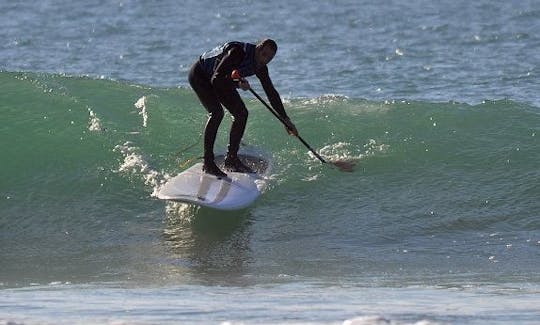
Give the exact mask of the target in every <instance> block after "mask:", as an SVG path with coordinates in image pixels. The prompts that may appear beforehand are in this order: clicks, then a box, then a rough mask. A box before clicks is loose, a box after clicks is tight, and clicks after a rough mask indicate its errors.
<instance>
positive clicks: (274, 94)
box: [257, 66, 289, 119]
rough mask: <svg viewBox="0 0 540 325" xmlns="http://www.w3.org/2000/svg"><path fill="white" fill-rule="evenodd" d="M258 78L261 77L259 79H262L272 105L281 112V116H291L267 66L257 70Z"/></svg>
mask: <svg viewBox="0 0 540 325" xmlns="http://www.w3.org/2000/svg"><path fill="white" fill-rule="evenodd" d="M257 78H259V80H260V81H261V85H262V87H263V89H264V92H265V93H266V96H267V97H268V100H269V101H270V105H272V107H273V108H274V109H275V110H276V111H277V112H278V113H279V115H280V116H282V117H283V118H285V119H288V118H289V117H288V116H287V113H286V112H285V108H284V107H283V102H282V101H281V97H280V96H279V93H278V91H277V90H276V88H274V84H272V80H271V79H270V75H269V74H268V68H267V67H266V66H265V67H263V68H260V69H259V71H257Z"/></svg>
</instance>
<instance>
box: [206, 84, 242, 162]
mask: <svg viewBox="0 0 540 325" xmlns="http://www.w3.org/2000/svg"><path fill="white" fill-rule="evenodd" d="M212 85H213V86H214V90H215V94H216V96H217V98H218V99H219V101H220V102H221V103H222V104H223V105H224V106H225V108H226V109H227V110H228V111H229V112H230V113H231V115H232V116H233V123H232V127H231V132H230V135H229V148H228V152H227V154H228V155H229V156H233V157H236V156H237V154H238V149H239V148H240V141H242V137H243V135H244V131H245V129H246V123H247V119H248V115H249V114H248V110H247V108H246V105H245V104H244V102H243V101H242V99H241V98H240V95H239V94H238V91H237V90H236V87H235V85H234V83H233V82H232V80H230V79H228V80H219V79H214V80H213V82H212Z"/></svg>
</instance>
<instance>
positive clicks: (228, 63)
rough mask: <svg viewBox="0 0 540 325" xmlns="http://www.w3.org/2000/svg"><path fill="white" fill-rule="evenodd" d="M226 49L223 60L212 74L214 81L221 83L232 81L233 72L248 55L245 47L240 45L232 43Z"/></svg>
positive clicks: (212, 80)
mask: <svg viewBox="0 0 540 325" xmlns="http://www.w3.org/2000/svg"><path fill="white" fill-rule="evenodd" d="M225 51H226V52H225V55H224V56H223V58H221V61H220V62H219V64H218V65H217V67H216V68H215V70H214V73H213V74H212V77H211V82H212V83H214V82H216V81H217V83H220V84H223V83H224V82H227V81H229V82H230V78H231V72H232V71H233V70H234V69H236V68H238V66H239V65H240V63H242V61H243V60H244V57H245V55H246V53H245V51H244V49H243V48H242V46H240V45H231V46H230V47H229V48H227V49H225Z"/></svg>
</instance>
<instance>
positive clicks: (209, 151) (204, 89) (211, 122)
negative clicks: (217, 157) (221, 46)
mask: <svg viewBox="0 0 540 325" xmlns="http://www.w3.org/2000/svg"><path fill="white" fill-rule="evenodd" d="M189 83H190V85H191V87H192V88H193V90H194V91H195V93H196V94H197V96H198V97H199V100H200V101H201V103H202V104H203V106H204V107H205V108H206V110H207V111H208V121H207V122H206V127H205V129H204V160H205V162H208V161H212V162H213V161H214V143H215V141H216V136H217V131H218V128H219V125H220V124H221V121H222V120H223V115H224V113H223V107H222V106H221V104H220V102H219V99H218V97H217V96H216V94H215V92H214V89H213V87H212V84H211V83H210V80H209V79H208V77H207V76H206V75H205V74H204V72H203V70H202V69H201V67H200V65H199V63H198V62H196V63H195V64H194V65H193V66H192V67H191V70H190V72H189Z"/></svg>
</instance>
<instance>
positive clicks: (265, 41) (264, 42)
mask: <svg viewBox="0 0 540 325" xmlns="http://www.w3.org/2000/svg"><path fill="white" fill-rule="evenodd" d="M259 44H260V45H261V46H262V47H265V46H269V47H270V48H271V49H272V50H273V51H274V52H277V43H276V41H274V40H273V39H271V38H265V39H263V40H262V41H260V42H259Z"/></svg>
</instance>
